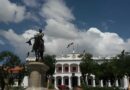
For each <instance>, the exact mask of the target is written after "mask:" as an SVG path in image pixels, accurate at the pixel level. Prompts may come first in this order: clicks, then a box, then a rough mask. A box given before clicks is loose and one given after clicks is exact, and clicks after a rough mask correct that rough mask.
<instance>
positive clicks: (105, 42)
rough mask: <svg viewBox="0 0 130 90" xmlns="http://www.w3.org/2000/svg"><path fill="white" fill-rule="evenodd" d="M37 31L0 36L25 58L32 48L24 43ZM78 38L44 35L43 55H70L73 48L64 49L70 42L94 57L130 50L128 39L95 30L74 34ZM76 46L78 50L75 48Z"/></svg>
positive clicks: (9, 32)
mask: <svg viewBox="0 0 130 90" xmlns="http://www.w3.org/2000/svg"><path fill="white" fill-rule="evenodd" d="M36 33H37V31H35V30H26V31H25V32H24V33H22V34H20V35H18V34H17V33H15V32H14V31H13V30H11V29H10V30H8V31H2V32H1V34H0V36H3V37H4V38H6V39H7V40H8V41H9V43H10V44H11V45H12V46H13V47H14V48H15V50H14V51H15V53H17V54H18V55H20V56H21V57H25V55H26V53H27V52H28V51H31V47H32V46H28V45H27V44H26V43H25V42H26V41H27V40H28V39H29V38H31V37H33V36H34V35H35V34H36ZM76 33H77V34H78V36H77V37H76V38H74V39H71V38H70V39H66V38H63V37H62V38H61V37H58V38H55V36H54V37H53V36H52V37H50V36H49V35H48V34H45V36H44V40H45V53H48V54H56V55H60V54H61V53H62V52H64V53H71V52H72V49H73V47H70V48H68V49H67V48H66V47H67V45H68V44H69V43H70V42H74V45H75V49H76V50H77V51H79V52H82V51H83V50H84V49H85V50H86V51H87V52H89V53H92V54H93V55H94V56H113V55H116V54H118V53H120V52H121V51H122V50H123V49H125V50H127V51H128V50H130V48H129V46H130V39H128V40H127V41H126V42H125V41H124V40H123V39H122V38H121V37H119V35H118V34H116V33H110V32H101V31H100V30H99V29H97V28H90V29H89V30H87V31H84V32H76ZM77 45H78V48H77Z"/></svg>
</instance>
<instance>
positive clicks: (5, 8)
mask: <svg viewBox="0 0 130 90" xmlns="http://www.w3.org/2000/svg"><path fill="white" fill-rule="evenodd" d="M25 19H31V20H32V19H33V20H35V21H38V18H37V17H36V15H34V14H31V13H30V12H27V10H26V7H25V6H21V5H17V4H16V3H12V2H11V1H9V0H0V22H4V23H8V22H15V23H18V22H21V21H23V20H25Z"/></svg>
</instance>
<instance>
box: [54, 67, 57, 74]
mask: <svg viewBox="0 0 130 90" xmlns="http://www.w3.org/2000/svg"><path fill="white" fill-rule="evenodd" d="M56 66H57V65H55V72H54V73H56V69H57V67H56Z"/></svg>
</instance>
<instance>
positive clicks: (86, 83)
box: [86, 74, 88, 85]
mask: <svg viewBox="0 0 130 90" xmlns="http://www.w3.org/2000/svg"><path fill="white" fill-rule="evenodd" d="M86 84H87V85H88V75H87V74H86Z"/></svg>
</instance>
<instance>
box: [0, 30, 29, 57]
mask: <svg viewBox="0 0 130 90" xmlns="http://www.w3.org/2000/svg"><path fill="white" fill-rule="evenodd" d="M0 36H2V37H4V38H5V39H6V40H7V41H8V42H9V44H10V45H11V46H13V47H14V52H15V53H16V54H17V55H19V56H20V58H22V59H25V56H26V53H27V52H28V51H29V50H30V47H29V46H28V45H27V44H26V43H25V42H26V41H27V39H26V38H24V37H23V36H22V34H21V35H19V34H17V33H15V32H14V30H12V29H9V30H8V31H6V30H3V31H2V30H1V33H0Z"/></svg>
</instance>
